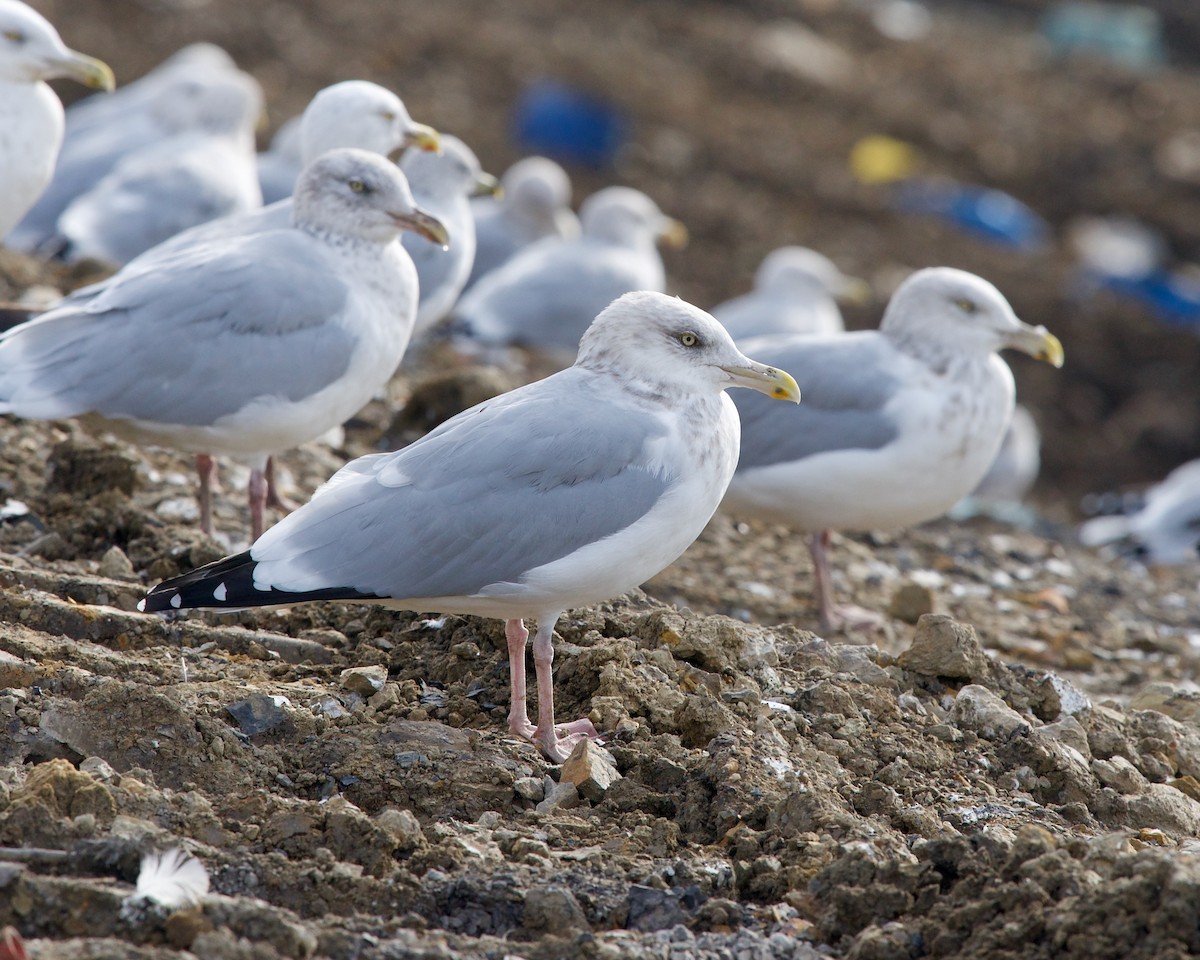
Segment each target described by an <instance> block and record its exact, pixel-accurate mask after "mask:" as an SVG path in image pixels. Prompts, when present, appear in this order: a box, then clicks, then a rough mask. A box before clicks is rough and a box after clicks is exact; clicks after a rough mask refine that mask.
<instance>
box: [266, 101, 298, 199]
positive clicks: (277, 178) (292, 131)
mask: <svg viewBox="0 0 1200 960" xmlns="http://www.w3.org/2000/svg"><path fill="white" fill-rule="evenodd" d="M300 121H301V117H292V118H291V119H290V120H288V121H286V122H285V123H284V124H283V125H282V126H280V128H279V129H278V130H276V131H275V136H273V137H272V138H271V144H270V146H268V147H267V149H266V150H263V151H261V152H260V153H259V155H258V188H259V189H260V190H261V191H262V198H263V205H264V206H270V205H271V204H272V203H275V202H276V201H277V200H286V199H287V198H288V197H290V196H291V195H292V191H293V190H295V189H296V180H297V178H298V177H299V176H300V171H301V170H303V169H304V154H303V152H302V151H301V149H300Z"/></svg>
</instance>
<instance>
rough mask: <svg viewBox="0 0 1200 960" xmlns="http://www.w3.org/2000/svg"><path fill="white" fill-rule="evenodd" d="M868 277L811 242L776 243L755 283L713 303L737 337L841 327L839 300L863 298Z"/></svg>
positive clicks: (716, 314) (829, 330) (831, 330)
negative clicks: (847, 271)
mask: <svg viewBox="0 0 1200 960" xmlns="http://www.w3.org/2000/svg"><path fill="white" fill-rule="evenodd" d="M868 293H869V288H868V287H867V285H866V283H864V282H863V281H862V280H859V279H858V278H857V277H850V276H847V275H846V274H844V273H842V271H841V270H839V269H838V268H837V265H836V264H835V263H834V262H833V261H832V260H830V259H829V258H828V257H826V256H825V255H824V254H820V253H817V251H816V250H810V249H808V248H807V247H778V248H777V249H775V250H772V251H771V252H770V253H768V254H767V255H766V256H765V257H763V260H762V263H760V264H759V266H758V270H757V271H755V274H754V289H753V290H751V291H750V292H749V293H744V294H742V295H741V296H737V297H734V298H733V299H731V300H726V301H725V302H724V303H720V304H717V306H715V307H713V309H712V315H713V316H714V317H716V318H717V319H718V320H720V321H721V323H722V324H723V325H724V327H725V329H726V330H728V331H729V335H730V336H731V337H733V339H734V340H745V339H747V338H749V337H759V336H764V335H766V334H774V333H839V332H840V331H842V330H844V329H845V324H844V323H843V322H842V314H841V311H840V310H838V305H837V301H838V300H849V301H852V302H853V301H856V300H862V299H865V297H866V295H867V294H868Z"/></svg>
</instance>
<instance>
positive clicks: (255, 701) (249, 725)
mask: <svg viewBox="0 0 1200 960" xmlns="http://www.w3.org/2000/svg"><path fill="white" fill-rule="evenodd" d="M225 709H226V710H228V711H229V715H230V716H232V717H233V719H234V720H235V721H236V722H237V725H238V727H239V728H240V729H241V731H242V733H244V734H246V736H248V737H253V736H254V735H255V734H259V733H266V732H267V731H268V730H273V729H275V728H276V727H277V726H279V725H280V724H281V723H283V721H284V720H285V719H286V718H287V715H286V714H285V713H284V712H283V704H282V703H280V701H279V699H277V698H276V697H272V696H269V695H267V694H265V693H252V694H251V695H250V696H248V697H247V698H246V699H245V700H239V701H237V702H236V703H231V704H230V705H229V706H228V707H226V708H225Z"/></svg>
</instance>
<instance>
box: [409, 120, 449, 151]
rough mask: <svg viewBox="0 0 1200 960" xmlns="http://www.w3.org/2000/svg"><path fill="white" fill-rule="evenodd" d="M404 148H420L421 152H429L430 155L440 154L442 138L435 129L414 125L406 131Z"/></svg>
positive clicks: (423, 125)
mask: <svg viewBox="0 0 1200 960" xmlns="http://www.w3.org/2000/svg"><path fill="white" fill-rule="evenodd" d="M404 146H406V147H418V148H420V149H421V150H428V151H429V152H430V153H437V154H440V153H441V152H442V138H441V136H440V135H439V134H438V132H437V131H436V130H434V129H433V127H430V126H428V125H426V124H424V123H412V124H409V127H408V129H407V130H405V131H404Z"/></svg>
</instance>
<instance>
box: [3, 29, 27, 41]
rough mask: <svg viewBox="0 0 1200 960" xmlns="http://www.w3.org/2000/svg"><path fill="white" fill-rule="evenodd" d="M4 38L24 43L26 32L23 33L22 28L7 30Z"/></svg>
mask: <svg viewBox="0 0 1200 960" xmlns="http://www.w3.org/2000/svg"><path fill="white" fill-rule="evenodd" d="M4 39H5V40H8V41H10V42H12V43H24V42H25V34H23V33H22V32H21V31H20V30H5V31H4Z"/></svg>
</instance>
